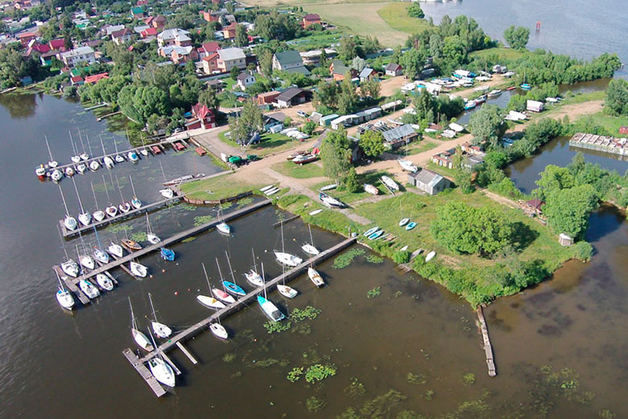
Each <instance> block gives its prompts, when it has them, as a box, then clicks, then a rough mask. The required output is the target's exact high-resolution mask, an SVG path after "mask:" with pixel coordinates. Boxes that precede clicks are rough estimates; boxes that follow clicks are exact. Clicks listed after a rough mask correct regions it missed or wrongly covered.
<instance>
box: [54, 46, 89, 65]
mask: <svg viewBox="0 0 628 419" xmlns="http://www.w3.org/2000/svg"><path fill="white" fill-rule="evenodd" d="M59 60H61V61H62V62H63V64H65V65H66V66H67V67H70V68H72V67H74V66H76V65H77V64H78V63H84V64H87V65H90V64H93V63H95V62H96V54H95V52H94V48H92V47H78V48H74V49H73V50H71V51H67V52H61V53H59Z"/></svg>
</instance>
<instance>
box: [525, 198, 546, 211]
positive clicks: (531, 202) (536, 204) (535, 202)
mask: <svg viewBox="0 0 628 419" xmlns="http://www.w3.org/2000/svg"><path fill="white" fill-rule="evenodd" d="M526 205H528V206H529V207H532V208H534V209H535V210H538V211H540V210H541V207H542V206H543V205H545V202H543V201H541V200H540V199H531V200H529V201H528V202H526Z"/></svg>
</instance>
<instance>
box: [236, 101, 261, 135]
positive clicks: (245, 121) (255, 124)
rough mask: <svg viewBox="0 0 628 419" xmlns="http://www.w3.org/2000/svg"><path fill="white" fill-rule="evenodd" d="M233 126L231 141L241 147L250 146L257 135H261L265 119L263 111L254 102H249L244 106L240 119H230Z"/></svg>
mask: <svg viewBox="0 0 628 419" xmlns="http://www.w3.org/2000/svg"><path fill="white" fill-rule="evenodd" d="M229 125H230V126H231V139H232V140H234V141H236V142H237V143H238V144H240V145H248V142H249V141H250V139H251V137H252V136H253V135H254V134H255V133H261V132H262V128H263V126H264V119H263V115H262V111H261V109H260V108H259V107H258V106H257V104H256V103H255V102H253V101H252V100H247V101H245V102H244V104H243V105H242V111H241V112H240V116H239V117H229Z"/></svg>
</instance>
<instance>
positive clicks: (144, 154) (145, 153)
mask: <svg viewBox="0 0 628 419" xmlns="http://www.w3.org/2000/svg"><path fill="white" fill-rule="evenodd" d="M140 154H141V155H142V156H144V157H148V149H147V148H141V149H140Z"/></svg>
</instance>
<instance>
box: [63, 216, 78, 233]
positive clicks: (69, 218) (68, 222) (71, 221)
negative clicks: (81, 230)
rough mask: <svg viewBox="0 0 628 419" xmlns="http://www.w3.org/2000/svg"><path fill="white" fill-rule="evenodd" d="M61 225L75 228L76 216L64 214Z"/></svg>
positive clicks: (69, 228) (76, 224) (71, 228)
mask: <svg viewBox="0 0 628 419" xmlns="http://www.w3.org/2000/svg"><path fill="white" fill-rule="evenodd" d="M63 225H64V226H65V228H67V229H68V230H76V227H78V223H77V222H76V218H74V217H72V216H71V215H66V216H65V218H64V219H63Z"/></svg>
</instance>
